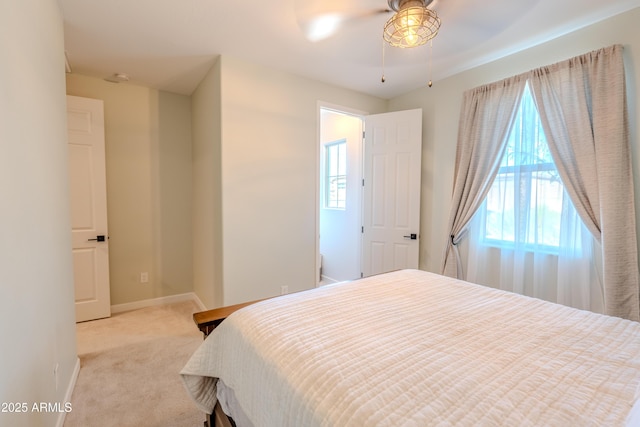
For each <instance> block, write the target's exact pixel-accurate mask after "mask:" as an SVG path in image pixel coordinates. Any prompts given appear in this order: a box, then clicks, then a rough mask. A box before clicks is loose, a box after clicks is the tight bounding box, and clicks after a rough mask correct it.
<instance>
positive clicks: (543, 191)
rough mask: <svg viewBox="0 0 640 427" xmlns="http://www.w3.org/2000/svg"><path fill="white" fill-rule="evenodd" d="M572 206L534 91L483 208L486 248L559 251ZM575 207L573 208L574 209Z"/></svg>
mask: <svg viewBox="0 0 640 427" xmlns="http://www.w3.org/2000/svg"><path fill="white" fill-rule="evenodd" d="M567 203H569V204H570V203H571V202H570V201H569V198H568V196H567V195H566V194H565V192H564V186H563V184H562V182H561V180H560V176H559V174H558V170H557V169H556V166H555V164H554V162H553V159H552V157H551V152H550V151H549V146H548V144H547V140H546V138H545V135H544V131H543V129H542V125H541V124H540V116H539V115H538V111H537V109H536V106H535V103H534V100H533V97H532V96H531V92H530V91H529V87H528V86H527V87H525V92H524V94H523V97H522V101H521V104H520V108H519V111H518V115H517V117H516V120H515V123H514V125H513V128H512V130H511V133H510V135H509V139H508V141H507V146H506V149H505V153H504V156H503V158H502V162H501V164H500V168H499V170H498V174H497V176H496V179H495V181H494V183H493V185H492V187H491V189H490V190H489V193H488V195H487V198H486V201H485V203H484V206H483V208H482V210H484V212H483V213H484V221H483V225H484V229H483V232H482V233H481V236H482V244H485V245H488V246H500V247H513V246H516V245H518V246H523V247H525V248H528V249H529V250H531V251H544V252H551V253H557V252H558V250H559V247H560V223H561V219H562V212H563V207H565V206H566V205H567ZM570 208H571V209H573V206H572V205H571V206H570Z"/></svg>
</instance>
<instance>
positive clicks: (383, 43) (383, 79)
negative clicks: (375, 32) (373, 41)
mask: <svg viewBox="0 0 640 427" xmlns="http://www.w3.org/2000/svg"><path fill="white" fill-rule="evenodd" d="M384 45H385V42H384V39H382V79H381V81H382V83H384V81H385V78H384Z"/></svg>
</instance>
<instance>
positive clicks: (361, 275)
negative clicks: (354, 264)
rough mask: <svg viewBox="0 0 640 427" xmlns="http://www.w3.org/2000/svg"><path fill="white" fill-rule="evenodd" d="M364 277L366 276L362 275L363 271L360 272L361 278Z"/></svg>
mask: <svg viewBox="0 0 640 427" xmlns="http://www.w3.org/2000/svg"><path fill="white" fill-rule="evenodd" d="M363 277H364V274H363V273H362V271H361V272H360V278H361V279H362V278H363Z"/></svg>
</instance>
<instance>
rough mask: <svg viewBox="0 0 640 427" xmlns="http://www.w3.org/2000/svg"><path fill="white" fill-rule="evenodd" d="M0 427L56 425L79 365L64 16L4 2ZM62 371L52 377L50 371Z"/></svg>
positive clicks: (27, 3) (46, 5)
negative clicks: (13, 407)
mask: <svg viewBox="0 0 640 427" xmlns="http://www.w3.org/2000/svg"><path fill="white" fill-rule="evenodd" d="M0 29H1V30H0V32H1V33H2V36H0V55H1V56H2V66H1V67H0V94H2V95H1V96H0V198H1V200H2V202H1V203H2V208H0V337H1V339H2V344H1V346H2V349H1V350H0V365H1V366H2V369H1V370H0V402H7V403H8V402H14V403H15V402H25V403H27V404H28V405H29V407H28V411H27V412H26V413H13V414H12V413H1V412H0V425H3V426H15V427H22V426H24V427H27V426H53V425H56V423H57V422H59V421H60V419H61V418H62V417H63V416H62V415H61V414H58V413H39V412H32V411H31V405H32V404H33V403H34V402H52V403H54V402H61V403H64V402H65V400H66V399H65V395H66V393H67V390H69V387H70V385H71V383H72V381H73V378H74V370H75V369H76V368H79V365H77V362H78V359H77V355H76V342H75V337H76V335H75V324H74V322H75V313H74V307H73V298H74V296H73V267H72V259H71V233H70V221H69V218H70V214H69V185H68V169H67V168H68V165H67V135H66V109H65V102H66V100H65V81H64V45H63V43H64V40H63V30H62V16H61V13H60V11H59V8H58V3H57V2H56V1H55V0H21V1H3V2H0ZM56 366H58V369H57V374H58V381H57V384H56V378H55V375H54V371H55V368H56Z"/></svg>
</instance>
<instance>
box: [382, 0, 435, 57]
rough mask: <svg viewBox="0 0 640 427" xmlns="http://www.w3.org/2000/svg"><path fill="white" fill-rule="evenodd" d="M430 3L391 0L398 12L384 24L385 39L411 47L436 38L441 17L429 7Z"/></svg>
mask: <svg viewBox="0 0 640 427" xmlns="http://www.w3.org/2000/svg"><path fill="white" fill-rule="evenodd" d="M428 3H431V1H429V2H428ZM428 3H425V1H424V0H389V6H390V7H391V8H392V9H393V10H396V13H395V14H394V15H393V16H392V17H391V19H389V20H388V21H387V23H386V24H385V25H384V31H383V38H384V40H385V41H386V42H387V43H389V44H390V45H391V46H394V47H400V48H411V47H417V46H421V45H423V44H425V43H426V42H428V41H429V40H431V39H432V38H434V37H435V36H436V35H437V34H438V30H439V29H440V18H439V17H438V15H437V14H436V13H435V12H434V11H433V10H431V9H429V8H428V7H427V4H428Z"/></svg>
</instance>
